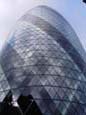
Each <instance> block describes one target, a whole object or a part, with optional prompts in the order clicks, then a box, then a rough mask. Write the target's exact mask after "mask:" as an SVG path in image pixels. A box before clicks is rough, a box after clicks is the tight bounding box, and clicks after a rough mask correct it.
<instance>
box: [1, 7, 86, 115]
mask: <svg viewBox="0 0 86 115" xmlns="http://www.w3.org/2000/svg"><path fill="white" fill-rule="evenodd" d="M0 63H1V76H2V79H1V80H0V83H1V84H0V85H1V94H3V95H1V100H3V98H4V97H5V96H6V94H7V93H8V91H9V90H11V91H12V94H13V96H14V101H16V102H17V99H18V98H19V96H20V95H21V94H22V95H25V96H26V95H30V96H32V97H33V99H34V100H35V102H36V104H37V106H38V107H39V109H40V111H41V113H42V114H43V115H85V114H86V53H85V51H84V49H83V47H82V45H81V43H80V41H79V39H78V37H77V35H76V34H75V32H74V30H73V29H72V27H71V25H70V24H68V22H67V21H66V20H65V19H64V18H63V17H62V16H61V15H60V14H59V13H57V12H55V11H54V10H52V9H51V8H49V7H46V6H38V7H36V8H33V9H32V10H30V11H28V12H27V13H26V14H25V15H24V16H23V17H22V18H21V19H19V20H18V22H17V24H16V26H15V28H14V30H13V31H12V33H11V34H10V36H9V38H8V40H7V42H6V44H5V46H4V48H3V50H2V53H1V57H0Z"/></svg>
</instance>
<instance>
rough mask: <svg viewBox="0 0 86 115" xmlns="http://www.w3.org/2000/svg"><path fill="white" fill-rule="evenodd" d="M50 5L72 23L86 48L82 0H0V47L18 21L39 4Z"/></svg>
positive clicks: (84, 16) (85, 14)
mask: <svg viewBox="0 0 86 115" xmlns="http://www.w3.org/2000/svg"><path fill="white" fill-rule="evenodd" d="M40 4H41V5H48V6H50V7H52V8H53V9H55V10H57V11H58V12H59V13H60V14H62V15H63V16H64V17H65V18H66V20H67V21H68V22H69V23H70V24H71V25H72V27H73V28H74V30H75V32H76V34H77V35H78V37H79V39H80V41H81V43H82V45H83V47H84V48H85V50H86V4H84V3H83V2H82V0H0V49H1V48H2V46H3V44H4V42H5V40H6V39H7V38H8V35H9V33H10V32H11V30H12V29H13V27H14V26H15V23H16V21H17V20H18V19H19V18H20V17H21V16H22V15H23V14H24V13H25V12H27V11H28V10H29V9H31V8H33V7H34V6H37V5H40Z"/></svg>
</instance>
